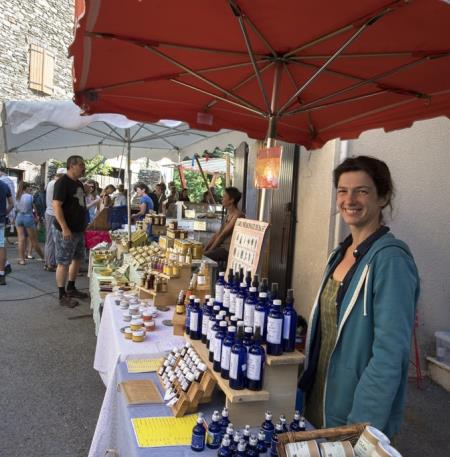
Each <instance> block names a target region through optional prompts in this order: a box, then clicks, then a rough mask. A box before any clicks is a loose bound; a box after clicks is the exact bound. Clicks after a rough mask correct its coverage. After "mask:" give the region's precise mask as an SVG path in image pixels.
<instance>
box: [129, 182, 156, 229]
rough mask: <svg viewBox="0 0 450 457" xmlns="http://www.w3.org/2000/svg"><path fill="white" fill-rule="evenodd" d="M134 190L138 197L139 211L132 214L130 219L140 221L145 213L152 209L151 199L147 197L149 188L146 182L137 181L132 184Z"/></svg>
mask: <svg viewBox="0 0 450 457" xmlns="http://www.w3.org/2000/svg"><path fill="white" fill-rule="evenodd" d="M134 191H135V192H136V194H137V196H138V197H139V212H137V213H136V214H133V215H132V216H131V219H132V220H134V221H142V220H143V219H144V217H145V215H146V214H147V213H149V212H150V211H151V210H153V201H152V199H151V198H150V197H149V195H148V194H149V193H150V189H149V188H148V186H147V184H145V183H143V182H138V183H137V184H136V185H135V186H134Z"/></svg>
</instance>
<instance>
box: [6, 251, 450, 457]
mask: <svg viewBox="0 0 450 457" xmlns="http://www.w3.org/2000/svg"><path fill="white" fill-rule="evenodd" d="M9 257H10V258H12V259H13V260H14V264H13V273H12V274H11V275H9V276H8V277H7V281H8V285H7V286H6V287H3V286H2V287H0V336H1V339H0V341H1V345H0V380H1V382H0V457H24V456H30V457H66V456H67V457H85V456H87V453H88V449H89V445H90V441H91V439H92V435H93V433H94V429H95V424H96V421H97V417H98V413H99V410H100V407H101V403H102V400H103V395H104V387H103V384H102V382H101V380H100V377H99V376H98V375H97V373H96V372H95V371H94V369H93V368H92V364H93V360H94V351H95V336H94V325H93V322H92V319H91V318H89V317H87V318H86V317H81V318H79V319H71V318H73V317H77V316H82V315H85V314H88V313H89V312H90V310H89V306H88V304H87V303H85V304H83V305H82V306H80V307H78V308H75V309H72V310H71V309H67V308H61V307H60V306H59V305H58V301H57V299H56V294H55V283H54V274H52V273H48V272H45V271H43V269H42V264H41V263H40V262H37V261H30V262H29V264H28V265H26V266H18V265H17V264H16V261H15V258H16V252H15V250H14V249H10V250H9ZM77 286H78V287H79V288H87V287H88V285H87V278H86V277H82V278H79V279H78V280H77ZM449 411H450V394H449V393H448V392H446V391H444V390H443V389H441V388H440V387H439V386H436V385H435V384H433V383H431V382H429V381H426V382H425V385H424V389H423V390H418V389H417V388H416V387H415V384H414V383H413V382H411V385H410V388H409V393H408V406H407V410H406V414H405V425H404V427H403V429H402V432H401V434H400V435H399V436H398V437H397V439H396V443H395V444H396V447H397V448H398V449H399V451H400V452H401V453H402V455H403V457H428V456H430V457H431V456H443V457H444V456H450V445H449V442H450V440H449V438H450V433H449V432H450V419H449V417H450V416H449ZM123 457H126V456H123Z"/></svg>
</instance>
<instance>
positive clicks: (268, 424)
mask: <svg viewBox="0 0 450 457" xmlns="http://www.w3.org/2000/svg"><path fill="white" fill-rule="evenodd" d="M261 430H263V431H264V433H265V434H266V436H265V443H266V447H267V448H269V446H270V443H271V442H272V435H273V432H274V431H275V426H274V425H273V422H272V413H271V412H270V411H266V414H265V420H264V422H263V423H262V424H261Z"/></svg>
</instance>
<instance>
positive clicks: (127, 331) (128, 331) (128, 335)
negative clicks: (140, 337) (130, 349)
mask: <svg viewBox="0 0 450 457" xmlns="http://www.w3.org/2000/svg"><path fill="white" fill-rule="evenodd" d="M123 335H124V336H125V339H126V340H131V338H132V335H133V332H132V331H131V328H130V327H127V328H126V329H125V330H124V332H123Z"/></svg>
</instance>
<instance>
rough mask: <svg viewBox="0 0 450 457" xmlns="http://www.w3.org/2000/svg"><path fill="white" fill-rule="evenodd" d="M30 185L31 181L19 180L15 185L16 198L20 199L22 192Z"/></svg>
mask: <svg viewBox="0 0 450 457" xmlns="http://www.w3.org/2000/svg"><path fill="white" fill-rule="evenodd" d="M30 187H31V183H29V182H25V181H20V182H19V185H18V187H17V192H16V200H20V198H21V197H22V195H23V194H24V192H25V191H26V190H27V189H29V188H30Z"/></svg>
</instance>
